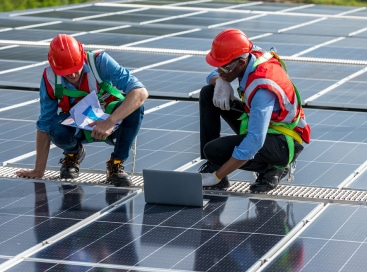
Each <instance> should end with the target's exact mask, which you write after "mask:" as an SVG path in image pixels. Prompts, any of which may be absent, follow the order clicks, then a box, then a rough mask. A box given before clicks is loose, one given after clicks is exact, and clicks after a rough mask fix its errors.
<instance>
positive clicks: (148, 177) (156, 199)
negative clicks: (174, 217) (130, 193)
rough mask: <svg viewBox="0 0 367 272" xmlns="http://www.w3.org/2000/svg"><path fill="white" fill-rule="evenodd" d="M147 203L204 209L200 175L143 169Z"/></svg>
mask: <svg viewBox="0 0 367 272" xmlns="http://www.w3.org/2000/svg"><path fill="white" fill-rule="evenodd" d="M143 178H144V196H145V202H147V203H151V204H166V205H178V206H193V207H203V206H205V205H206V204H207V203H208V202H209V200H204V199H203V187H202V181H201V175H200V173H191V172H178V171H165V170H153V169H143Z"/></svg>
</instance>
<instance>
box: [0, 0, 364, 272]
mask: <svg viewBox="0 0 367 272" xmlns="http://www.w3.org/2000/svg"><path fill="white" fill-rule="evenodd" d="M365 25H366V10H365V9H361V8H358V7H343V6H322V5H304V4H289V3H269V2H267V3H262V2H256V3H255V2H243V3H239V2H236V3H235V2H228V1H222V2H218V1H215V2H190V1H187V2H182V1H181V2H176V1H134V2H129V3H127V2H125V1H120V2H114V3H105V2H103V3H102V2H101V3H93V4H90V3H88V4H81V5H77V6H65V7H55V8H52V9H46V10H45V9H33V10H26V11H13V12H10V13H0V28H1V33H2V34H1V37H0V63H1V68H0V87H1V90H0V112H1V116H0V161H1V162H2V168H4V169H5V170H6V169H7V168H8V166H13V165H15V166H16V168H15V169H18V168H30V169H32V168H33V167H34V163H35V160H36V134H35V132H36V121H37V119H38V115H39V111H40V105H39V101H38V99H39V94H38V88H39V84H40V79H41V76H42V73H43V70H44V68H45V67H46V66H47V65H48V63H47V52H48V42H49V41H50V40H51V39H52V38H53V37H54V36H56V35H57V34H59V33H66V34H71V35H74V36H75V37H76V38H77V39H78V40H79V41H80V42H81V43H82V44H83V45H84V46H85V48H86V50H102V51H106V52H107V53H108V54H110V55H111V56H112V57H113V58H114V59H115V60H116V61H117V62H118V63H120V64H121V65H122V66H124V67H125V68H128V69H129V70H130V71H131V73H133V74H134V75H135V76H136V77H137V78H138V79H139V80H141V81H142V82H143V83H144V85H145V86H146V87H147V89H148V91H149V94H150V97H149V99H148V100H147V101H146V102H145V115H144V119H143V123H142V127H141V129H140V131H139V134H138V136H137V138H136V149H134V151H132V152H131V154H130V156H129V158H128V159H127V161H126V162H125V163H124V166H125V170H126V171H127V172H132V171H134V174H135V175H136V176H135V178H136V177H140V175H141V173H142V170H143V169H147V168H149V169H163V170H179V171H189V172H197V171H198V169H199V167H200V166H201V165H202V164H203V163H204V162H205V161H204V160H201V158H200V151H199V150H200V120H199V103H198V99H199V95H200V90H201V88H202V87H203V86H204V85H205V84H206V77H207V75H208V74H209V73H210V72H211V71H212V70H213V69H214V67H211V66H210V65H208V64H207V63H206V61H205V56H206V54H207V53H208V50H209V49H210V48H211V45H212V40H213V38H214V37H215V35H217V34H218V33H219V32H220V31H222V30H224V29H226V28H239V29H241V30H243V31H244V32H245V33H246V34H247V36H248V37H249V38H250V39H251V40H252V41H253V43H254V44H256V45H257V46H260V47H262V48H263V49H265V50H269V49H270V48H272V47H274V48H275V49H276V50H277V52H278V54H279V56H281V58H283V60H284V62H285V63H286V66H287V72H288V74H289V76H290V78H291V79H292V81H293V82H294V83H295V85H296V86H297V88H298V90H299V92H300V95H301V99H302V103H303V106H304V109H305V114H306V120H307V122H308V123H309V124H310V126H311V142H310V143H309V144H304V147H305V148H304V150H303V151H302V153H301V154H300V156H299V157H298V158H297V167H296V173H295V179H294V181H293V183H288V182H286V181H282V182H281V185H288V186H280V187H286V190H288V191H290V192H293V191H292V188H298V187H301V186H304V187H306V189H305V190H306V191H307V189H310V188H316V189H317V190H316V191H315V192H314V194H316V195H317V194H319V193H320V194H321V193H322V192H325V190H328V189H330V190H338V189H349V190H350V191H354V190H356V191H357V193H358V191H359V192H360V193H361V194H363V193H365V190H366V185H365V184H366V167H365V165H366V156H365V154H366V153H367V136H366V135H367V133H366V132H367V123H366V122H367V121H366V120H367V118H366V103H365V101H366V96H365V94H364V90H365V89H366V88H365V87H366V86H365V85H366V71H365V66H366V65H365V64H366V61H367V58H366V56H367V55H366V49H365V44H366V38H367V35H366V31H364V28H365ZM37 42H39V43H37ZM237 85H238V84H237V82H236V81H234V82H232V86H233V88H234V89H236V87H237ZM221 124H222V131H221V136H226V135H231V134H233V132H232V130H231V128H230V127H229V126H228V125H227V124H226V123H225V122H224V121H223V120H221ZM84 147H85V150H86V154H87V155H86V157H85V159H84V161H83V162H82V163H81V168H80V171H81V173H82V174H86V173H90V172H93V171H96V172H98V173H103V175H102V176H103V177H104V172H105V169H106V160H107V159H108V158H109V157H110V156H111V152H112V150H113V147H112V146H109V145H106V144H105V143H101V142H98V143H92V144H85V145H84ZM134 152H135V153H134ZM63 156H64V155H63V150H61V149H60V148H58V147H54V146H52V148H51V149H50V152H49V155H48V163H47V167H48V168H47V169H52V170H56V172H57V171H58V169H59V167H60V166H61V165H60V159H61V158H63ZM18 166H19V167H18ZM17 167H18V168H17ZM11 171H13V172H12V173H10V174H9V173H8V174H7V176H1V175H0V219H1V222H2V223H1V224H0V229H1V232H0V233H1V234H0V270H4V271H5V270H6V271H14V272H15V271H30V272H32V271H37V272H38V271H44V270H47V271H93V272H94V271H95V272H97V271H98V272H100V271H151V270H156V271H168V270H175V271H211V272H213V271H214V272H215V271H220V272H222V271H231V272H232V271H247V270H248V269H251V271H258V270H259V269H260V268H261V269H262V268H263V271H285V270H292V271H301V270H302V271H319V270H322V271H361V270H363V267H364V266H366V260H365V259H366V258H365V257H364V255H365V254H364V253H365V251H366V248H365V242H366V237H367V236H366V234H367V233H366V230H365V228H364V227H363V226H365V225H366V224H364V221H365V220H367V219H365V218H367V217H366V211H367V210H366V207H365V200H361V201H360V202H356V203H355V204H359V205H353V204H354V203H351V202H352V201H351V202H349V203H348V204H349V205H343V203H344V202H343V201H341V200H339V202H337V201H336V202H335V204H330V203H328V202H333V201H334V199H327V198H328V195H327V194H326V197H325V198H317V197H315V198H314V199H313V200H312V201H310V199H306V198H305V197H307V192H305V193H304V194H305V196H304V197H302V196H295V198H296V199H295V198H292V197H291V198H288V197H287V195H286V194H285V193H284V194H279V195H277V194H273V195H272V192H270V193H269V194H265V195H263V194H258V195H254V194H249V193H248V191H247V192H241V191H236V190H237V189H233V190H232V191H229V192H221V191H219V192H211V194H207V195H205V198H208V199H210V201H209V204H208V205H207V206H205V207H203V208H189V207H184V206H166V205H151V204H146V203H145V200H144V194H143V192H142V189H143V187H139V188H127V189H123V188H115V187H113V186H111V185H105V184H97V185H96V184H93V181H92V177H91V180H87V181H85V183H86V184H82V183H81V184H79V183H78V182H66V181H65V182H60V181H59V180H58V179H57V180H53V179H51V180H47V181H42V180H39V179H24V178H18V179H14V178H13V177H14V176H13V177H11V178H9V175H10V176H11V175H14V174H15V173H14V172H15V171H16V170H11ZM93 173H94V172H93ZM93 173H92V174H91V175H93ZM0 174H1V173H0ZM4 175H5V174H4ZM229 178H230V180H231V182H232V183H233V181H239V182H241V181H243V182H250V183H251V182H253V181H254V180H255V176H254V173H252V172H246V171H241V170H237V171H235V172H233V173H231V174H230V175H229ZM86 179H88V178H86ZM240 184H241V183H240ZM244 184H246V183H244ZM293 186H294V187H293ZM344 191H348V190H344ZM344 191H343V193H344ZM301 194H302V193H301ZM188 197H189V196H188ZM342 197H344V195H340V198H342ZM336 203H338V204H336ZM4 267H6V269H5V268H4ZM3 268H4V269H3Z"/></svg>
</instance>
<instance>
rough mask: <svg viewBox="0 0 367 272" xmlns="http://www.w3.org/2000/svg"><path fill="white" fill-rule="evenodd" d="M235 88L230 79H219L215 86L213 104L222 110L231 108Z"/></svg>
mask: <svg viewBox="0 0 367 272" xmlns="http://www.w3.org/2000/svg"><path fill="white" fill-rule="evenodd" d="M233 97H234V90H233V88H232V86H231V84H230V83H229V82H228V81H225V80H223V79H217V81H216V82H215V87H214V95H213V104H214V106H216V107H218V108H220V109H221V110H230V108H231V100H232V99H233Z"/></svg>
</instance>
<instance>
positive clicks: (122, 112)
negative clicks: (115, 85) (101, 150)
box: [90, 88, 148, 140]
mask: <svg viewBox="0 0 367 272" xmlns="http://www.w3.org/2000/svg"><path fill="white" fill-rule="evenodd" d="M147 98H148V91H147V90H146V89H145V88H138V89H134V90H132V91H130V92H129V93H128V94H127V95H126V97H125V100H124V102H122V103H121V105H120V106H119V107H118V108H117V109H116V110H115V111H114V112H113V113H112V114H111V115H110V116H109V117H108V118H107V119H106V120H105V121H95V122H93V123H91V124H90V126H94V125H95V127H94V129H93V131H92V135H91V136H92V137H93V138H94V139H97V140H104V139H105V138H106V137H107V136H108V135H110V134H111V133H112V130H113V127H114V125H116V124H117V123H118V122H119V121H121V120H123V119H124V118H126V117H127V116H129V115H130V114H131V113H132V112H134V111H135V110H136V109H137V108H139V107H140V106H141V105H142V104H143V103H144V101H145V100H146V99H147Z"/></svg>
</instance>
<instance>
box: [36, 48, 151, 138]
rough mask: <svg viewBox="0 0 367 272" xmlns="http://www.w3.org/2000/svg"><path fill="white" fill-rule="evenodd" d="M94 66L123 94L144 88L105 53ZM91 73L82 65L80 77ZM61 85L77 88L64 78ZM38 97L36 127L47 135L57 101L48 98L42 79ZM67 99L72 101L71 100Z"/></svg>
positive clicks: (86, 66) (56, 111) (103, 77)
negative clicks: (38, 114) (38, 105)
mask: <svg viewBox="0 0 367 272" xmlns="http://www.w3.org/2000/svg"><path fill="white" fill-rule="evenodd" d="M96 66H97V69H98V71H99V74H100V76H101V78H102V79H103V80H104V81H106V82H109V83H111V84H112V85H113V86H115V87H116V88H117V89H118V90H120V91H121V92H122V93H123V94H128V93H129V92H130V91H132V90H134V89H137V88H145V86H144V85H143V84H142V83H141V82H140V81H139V80H138V79H137V78H136V77H135V76H134V75H132V74H131V73H130V71H129V70H128V69H126V68H124V67H123V66H121V65H120V64H118V63H117V62H116V61H115V60H114V59H113V58H112V57H111V56H110V55H108V54H107V53H106V52H102V53H100V54H99V55H98V56H97V57H96ZM91 72H92V71H91V70H90V68H89V66H88V65H87V64H86V63H84V66H83V69H82V75H81V77H82V76H83V74H84V73H91ZM61 84H62V86H63V87H64V88H67V89H70V90H77V88H76V87H75V86H74V85H72V84H71V83H70V82H68V81H67V80H66V79H65V78H64V77H62V79H61ZM39 96H40V107H41V109H40V111H41V112H40V116H39V117H38V121H37V124H36V126H37V129H38V130H40V131H43V132H47V133H48V132H49V131H50V125H51V124H52V122H53V120H54V118H55V117H56V115H57V114H58V102H59V101H58V100H55V99H51V98H50V97H49V95H48V93H47V90H46V84H45V81H44V78H43V77H42V80H41V84H40V90H39ZM69 99H70V100H72V99H73V98H69Z"/></svg>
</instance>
